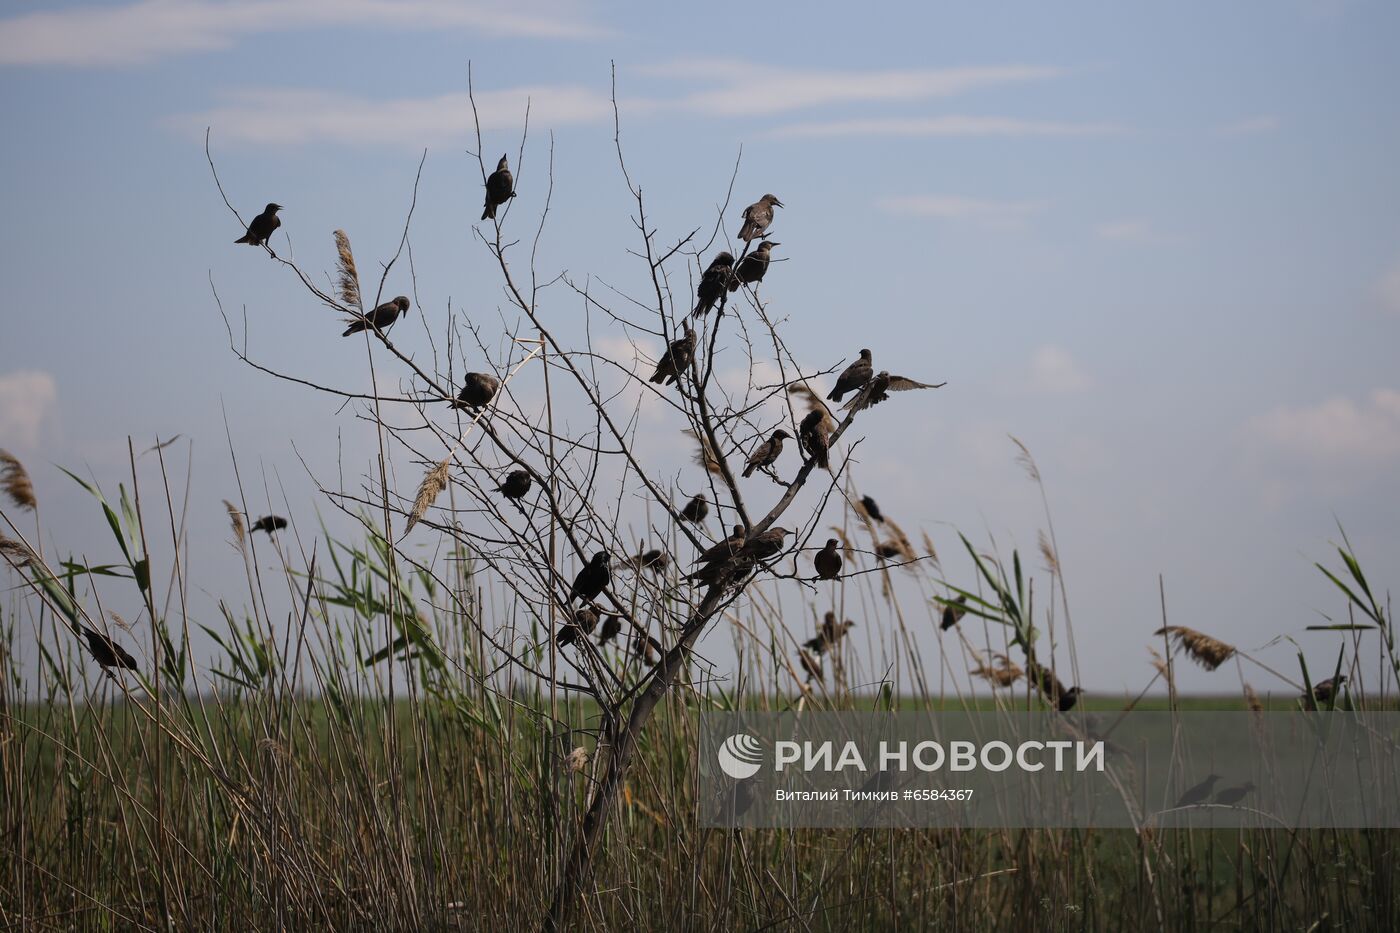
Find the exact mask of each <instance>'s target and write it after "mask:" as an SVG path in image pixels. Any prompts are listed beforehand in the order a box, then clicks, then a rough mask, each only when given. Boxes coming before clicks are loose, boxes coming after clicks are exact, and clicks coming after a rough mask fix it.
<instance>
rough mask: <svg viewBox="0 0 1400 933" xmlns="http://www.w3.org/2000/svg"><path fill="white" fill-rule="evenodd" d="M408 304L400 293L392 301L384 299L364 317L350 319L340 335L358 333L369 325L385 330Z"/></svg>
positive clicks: (369, 326)
mask: <svg viewBox="0 0 1400 933" xmlns="http://www.w3.org/2000/svg"><path fill="white" fill-rule="evenodd" d="M408 304H409V302H408V299H407V298H405V297H404V296H403V295H400V296H399V297H397V298H395V299H394V300H392V301H386V302H384V303H383V304H382V305H380V306H379V307H377V308H375V309H374V310H373V311H371V312H370V313H369V314H366V315H365V316H364V317H360V318H356V319H355V320H354V321H352V322H351V323H350V326H349V327H347V328H345V333H343V334H341V335H340V336H342V337H349V336H350V335H351V334H358V333H359V332H360V331H362V330H369V329H370V328H371V327H375V328H377V329H378V330H380V331H386V330H388V329H389V326H390V325H391V324H393V323H394V322H395V321H397V320H398V319H399V315H400V314H403V313H404V312H405V311H407V310H408Z"/></svg>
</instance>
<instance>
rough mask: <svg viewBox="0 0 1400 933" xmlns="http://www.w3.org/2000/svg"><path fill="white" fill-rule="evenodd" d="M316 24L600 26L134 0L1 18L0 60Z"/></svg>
mask: <svg viewBox="0 0 1400 933" xmlns="http://www.w3.org/2000/svg"><path fill="white" fill-rule="evenodd" d="M318 27H319V28H332V27H335V28H345V27H358V28H372V29H392V30H427V29H457V30H462V31H465V32H469V33H477V34H481V35H486V36H516V37H525V38H536V39H585V38H592V37H596V36H600V35H605V34H606V30H604V29H602V28H601V27H598V26H596V25H593V24H592V23H590V22H588V21H587V20H586V19H585V18H583V17H582V16H580V15H579V10H578V6H577V5H576V4H574V3H572V2H569V0H512V2H506V0H138V2H136V3H125V4H121V5H118V6H106V7H99V6H84V7H75V8H73V9H68V10H57V11H42V12H37V13H27V14H23V15H21V16H12V17H10V18H8V19H3V20H0V64H3V65H70V66H77V67H95V66H110V65H131V64H140V63H144V62H150V61H154V60H157V59H160V58H164V57H167V56H171V55H179V54H187V53H191V52H203V51H209V50H213V49H224V48H228V47H230V46H232V45H233V44H235V43H236V42H238V41H239V40H240V39H245V38H248V37H249V36H255V35H259V34H264V33H272V32H287V31H292V30H302V29H313V28H318Z"/></svg>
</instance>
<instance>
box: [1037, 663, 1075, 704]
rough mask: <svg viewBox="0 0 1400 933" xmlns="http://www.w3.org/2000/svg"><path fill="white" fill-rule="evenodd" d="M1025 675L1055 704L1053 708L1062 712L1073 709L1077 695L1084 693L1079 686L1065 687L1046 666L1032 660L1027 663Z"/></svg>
mask: <svg viewBox="0 0 1400 933" xmlns="http://www.w3.org/2000/svg"><path fill="white" fill-rule="evenodd" d="M1027 668H1028V670H1027V672H1026V677H1027V678H1028V679H1029V680H1030V681H1031V682H1032V683H1034V684H1035V685H1036V686H1037V687H1039V688H1040V692H1041V694H1042V695H1043V696H1044V697H1045V699H1047V700H1049V701H1050V702H1051V703H1053V704H1054V705H1055V708H1056V709H1058V710H1059V711H1060V712H1062V713H1068V712H1069V711H1070V710H1072V709H1074V705H1075V704H1076V703H1078V702H1079V697H1080V696H1081V695H1082V694H1083V693H1084V691H1083V690H1081V689H1080V688H1079V687H1069V688H1066V687H1065V685H1064V684H1062V683H1060V678H1058V677H1056V676H1055V672H1054V671H1052V670H1050V669H1049V668H1048V667H1041V666H1040V665H1039V664H1036V663H1034V662H1032V663H1031V664H1028V665H1027Z"/></svg>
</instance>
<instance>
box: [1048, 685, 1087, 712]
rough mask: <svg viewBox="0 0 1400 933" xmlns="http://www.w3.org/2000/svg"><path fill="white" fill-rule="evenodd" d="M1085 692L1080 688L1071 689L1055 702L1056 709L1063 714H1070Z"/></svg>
mask: <svg viewBox="0 0 1400 933" xmlns="http://www.w3.org/2000/svg"><path fill="white" fill-rule="evenodd" d="M1083 693H1084V691H1083V690H1081V689H1080V688H1078V687H1070V688H1069V689H1068V690H1066V691H1064V692H1063V693H1061V694H1060V698H1059V699H1058V700H1057V701H1056V702H1055V708H1056V709H1058V710H1059V711H1060V712H1062V713H1068V712H1069V711H1070V710H1072V709H1074V704H1076V703H1078V702H1079V697H1080V695H1081V694H1083Z"/></svg>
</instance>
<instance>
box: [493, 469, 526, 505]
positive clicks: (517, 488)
mask: <svg viewBox="0 0 1400 933" xmlns="http://www.w3.org/2000/svg"><path fill="white" fill-rule="evenodd" d="M530 483H531V480H530V471H529V470H511V471H510V472H509V473H507V474H506V478H505V482H503V483H501V485H499V486H497V487H496V491H497V492H499V493H500V494H501V495H503V496H505V497H506V498H507V499H523V498H525V496H526V495H528V494H529V492H530Z"/></svg>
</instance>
